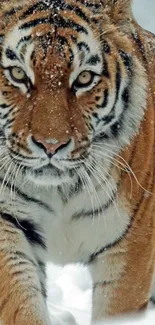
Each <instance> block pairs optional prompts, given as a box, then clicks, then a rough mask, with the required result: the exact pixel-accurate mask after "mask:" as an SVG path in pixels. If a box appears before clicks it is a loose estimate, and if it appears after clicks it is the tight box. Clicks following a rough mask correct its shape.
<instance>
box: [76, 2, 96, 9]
mask: <svg viewBox="0 0 155 325" xmlns="http://www.w3.org/2000/svg"><path fill="white" fill-rule="evenodd" d="M76 2H80V3H82V4H83V5H84V6H85V7H86V8H91V9H100V8H101V7H102V4H101V3H95V1H94V0H93V1H92V2H91V1H86V0H76Z"/></svg>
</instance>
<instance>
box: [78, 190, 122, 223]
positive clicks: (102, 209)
mask: <svg viewBox="0 0 155 325" xmlns="http://www.w3.org/2000/svg"><path fill="white" fill-rule="evenodd" d="M115 197H116V192H115V193H114V194H113V196H112V198H111V199H109V201H108V202H107V203H106V204H104V205H103V206H102V207H100V208H98V209H95V210H94V211H93V210H90V211H86V212H85V211H84V210H82V211H80V212H77V213H74V214H73V216H72V220H79V219H81V218H90V217H92V218H93V217H98V215H99V214H102V213H103V212H105V211H106V210H107V209H109V208H110V207H111V205H112V204H113V202H114V200H115Z"/></svg>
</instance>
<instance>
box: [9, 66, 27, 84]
mask: <svg viewBox="0 0 155 325" xmlns="http://www.w3.org/2000/svg"><path fill="white" fill-rule="evenodd" d="M10 74H11V77H12V79H14V80H15V81H17V82H20V81H22V80H23V79H25V76H26V74H25V72H24V70H23V69H21V68H19V67H13V68H12V69H11V70H10Z"/></svg>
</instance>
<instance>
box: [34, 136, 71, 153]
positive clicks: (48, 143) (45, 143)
mask: <svg viewBox="0 0 155 325" xmlns="http://www.w3.org/2000/svg"><path fill="white" fill-rule="evenodd" d="M70 141H71V139H67V140H66V141H56V140H53V141H52V140H46V139H43V138H36V137H34V136H32V142H33V143H34V144H35V145H36V146H37V147H38V148H40V149H43V150H44V152H45V153H46V154H47V156H48V157H49V158H51V157H52V156H53V155H55V154H56V153H57V152H58V151H59V150H61V149H64V148H65V147H67V146H68V144H69V143H70ZM54 142H55V143H54Z"/></svg>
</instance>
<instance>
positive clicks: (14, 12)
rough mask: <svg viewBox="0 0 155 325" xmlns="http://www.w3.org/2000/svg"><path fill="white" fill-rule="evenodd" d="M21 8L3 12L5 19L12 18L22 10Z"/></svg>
mask: <svg viewBox="0 0 155 325" xmlns="http://www.w3.org/2000/svg"><path fill="white" fill-rule="evenodd" d="M22 9H23V7H21V6H18V7H14V8H12V9H10V10H7V11H5V17H6V18H8V17H9V16H14V15H15V14H16V13H17V12H18V11H20V10H22Z"/></svg>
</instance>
